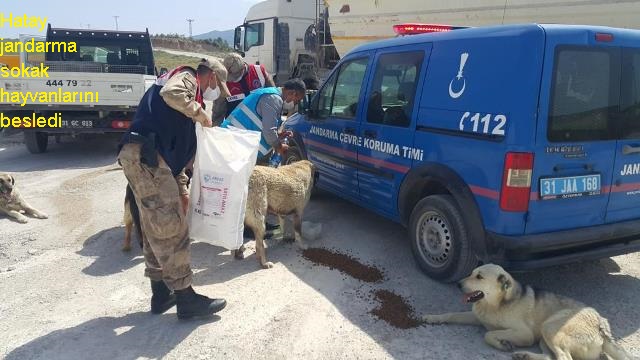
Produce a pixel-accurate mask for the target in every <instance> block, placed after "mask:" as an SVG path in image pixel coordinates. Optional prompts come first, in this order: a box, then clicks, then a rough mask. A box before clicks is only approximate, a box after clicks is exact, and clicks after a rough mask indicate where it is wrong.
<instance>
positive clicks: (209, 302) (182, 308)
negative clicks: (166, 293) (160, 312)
mask: <svg viewBox="0 0 640 360" xmlns="http://www.w3.org/2000/svg"><path fill="white" fill-rule="evenodd" d="M175 293H176V300H177V308H178V319H192V318H203V317H209V316H211V315H213V314H215V313H217V312H218V311H220V310H222V309H224V307H225V306H227V302H226V301H225V300H224V299H211V298H208V297H206V296H203V295H199V294H196V292H195V291H193V288H192V287H191V286H189V287H188V288H186V289H184V290H176V291H175Z"/></svg>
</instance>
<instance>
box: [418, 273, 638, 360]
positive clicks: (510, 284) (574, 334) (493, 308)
mask: <svg viewBox="0 0 640 360" xmlns="http://www.w3.org/2000/svg"><path fill="white" fill-rule="evenodd" d="M459 285H460V288H461V289H462V291H463V292H464V294H465V295H464V300H465V302H467V303H473V308H472V311H469V312H462V313H449V314H443V315H425V316H424V317H423V321H425V322H426V323H429V324H444V323H450V324H469V325H482V326H484V327H485V328H486V329H487V330H489V331H488V332H487V333H485V337H484V338H485V341H486V342H487V343H488V344H489V345H491V346H493V347H495V348H496V349H499V350H503V351H511V350H513V349H514V347H517V346H518V347H528V346H532V345H534V344H535V343H536V342H539V345H540V347H541V348H542V351H543V352H544V354H534V353H531V352H516V353H514V354H513V359H531V360H537V359H541V360H551V359H553V358H554V356H553V355H555V358H556V359H562V360H567V359H573V358H577V359H585V360H592V359H593V360H595V359H600V358H601V356H602V355H603V354H606V355H608V356H610V357H611V358H612V359H620V360H622V359H633V358H632V357H631V355H629V354H628V353H627V352H626V351H625V350H624V349H622V348H621V347H620V346H618V345H617V344H616V343H615V342H614V340H613V337H612V335H611V330H610V328H609V322H608V321H607V320H606V319H605V318H603V317H602V316H600V314H598V312H597V311H596V310H595V309H593V308H591V307H587V306H586V305H584V304H582V303H580V302H577V301H574V300H572V299H569V298H566V297H562V296H559V295H554V294H552V293H549V292H543V291H534V290H533V289H532V288H531V287H530V286H523V285H521V284H520V283H518V282H517V281H516V280H514V279H513V278H512V277H511V275H509V274H508V273H507V272H506V271H504V269H502V268H501V267H500V266H497V265H493V264H488V265H483V266H480V267H478V268H476V269H475V270H474V271H473V272H472V273H471V275H470V276H469V277H467V278H466V279H463V280H462V281H460V283H459Z"/></svg>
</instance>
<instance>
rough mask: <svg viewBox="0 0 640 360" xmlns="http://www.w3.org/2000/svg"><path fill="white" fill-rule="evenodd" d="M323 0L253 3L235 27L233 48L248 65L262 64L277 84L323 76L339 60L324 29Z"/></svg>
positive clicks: (279, 0)
mask: <svg viewBox="0 0 640 360" xmlns="http://www.w3.org/2000/svg"><path fill="white" fill-rule="evenodd" d="M325 15H326V7H325V5H324V1H318V0H266V1H263V2H260V3H258V4H255V5H253V6H252V7H251V8H250V9H249V12H248V13H247V16H246V18H245V21H244V24H242V25H240V26H238V27H237V28H236V29H235V39H234V47H235V49H236V50H237V51H238V52H240V53H241V54H242V56H243V57H244V58H245V61H246V62H247V63H249V64H262V65H264V66H265V68H266V69H267V71H269V73H270V74H271V75H272V76H273V78H274V81H275V82H276V84H281V83H283V82H284V81H286V80H288V79H289V78H292V77H299V78H302V79H305V78H316V79H319V78H320V77H322V74H323V73H324V71H325V70H327V69H330V68H331V67H332V66H333V65H334V64H336V63H337V61H338V60H339V59H340V58H339V57H338V56H337V54H336V53H335V48H334V47H333V45H332V44H331V42H330V38H329V37H328V35H329V31H328V29H327V31H325V26H323V25H324V24H326V22H321V21H318V19H322V18H323V16H325ZM317 24H318V25H317Z"/></svg>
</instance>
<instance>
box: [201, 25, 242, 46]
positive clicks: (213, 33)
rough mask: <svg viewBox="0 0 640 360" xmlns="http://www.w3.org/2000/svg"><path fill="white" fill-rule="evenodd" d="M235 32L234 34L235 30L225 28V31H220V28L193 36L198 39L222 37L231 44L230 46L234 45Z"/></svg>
mask: <svg viewBox="0 0 640 360" xmlns="http://www.w3.org/2000/svg"><path fill="white" fill-rule="evenodd" d="M233 34H234V30H233V29H232V30H224V31H219V30H213V31H209V32H208V33H204V34H200V35H195V36H194V37H193V38H194V39H196V40H207V39H208V40H215V39H218V38H220V39H222V40H224V41H226V42H227V44H229V46H230V47H233Z"/></svg>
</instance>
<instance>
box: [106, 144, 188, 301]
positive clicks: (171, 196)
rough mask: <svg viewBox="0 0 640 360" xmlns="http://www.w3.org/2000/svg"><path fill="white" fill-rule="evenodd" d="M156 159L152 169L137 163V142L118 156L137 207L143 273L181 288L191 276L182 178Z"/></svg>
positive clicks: (125, 147) (138, 145)
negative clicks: (143, 264) (141, 240)
mask: <svg viewBox="0 0 640 360" xmlns="http://www.w3.org/2000/svg"><path fill="white" fill-rule="evenodd" d="M158 159H159V165H158V167H156V168H153V167H149V166H147V165H145V164H143V163H141V162H140V144H125V145H124V146H123V147H122V150H121V151H120V154H119V155H118V161H119V162H120V165H121V166H122V169H123V171H124V175H125V176H126V177H127V181H128V182H129V185H130V186H131V189H132V190H133V193H134V194H135V197H136V203H137V205H138V208H139V209H140V222H141V224H140V225H141V226H142V234H143V236H142V238H143V244H144V246H143V247H144V249H143V253H144V259H145V264H146V269H145V276H147V277H149V278H150V279H151V280H164V281H165V283H166V284H167V286H168V287H169V288H170V289H173V290H181V289H185V288H187V287H189V286H191V281H192V275H193V272H192V271H191V248H190V242H189V229H188V226H187V221H186V219H185V216H184V213H183V211H182V203H181V201H180V194H182V193H184V190H183V189H184V188H185V186H184V184H182V182H183V181H184V179H182V177H181V175H179V176H178V177H177V178H174V177H173V174H172V173H171V170H170V169H169V167H168V166H167V164H166V162H165V161H164V160H163V159H162V157H160V156H158Z"/></svg>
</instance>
